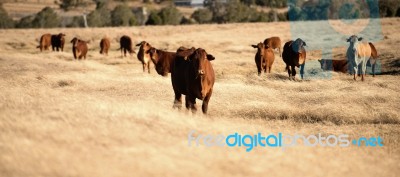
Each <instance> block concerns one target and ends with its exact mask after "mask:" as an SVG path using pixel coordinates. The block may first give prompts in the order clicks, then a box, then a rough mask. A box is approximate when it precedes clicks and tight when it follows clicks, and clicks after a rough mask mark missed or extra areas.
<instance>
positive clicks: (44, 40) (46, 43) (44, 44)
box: [36, 33, 51, 52]
mask: <svg viewBox="0 0 400 177" xmlns="http://www.w3.org/2000/svg"><path fill="white" fill-rule="evenodd" d="M50 45H51V34H48V33H47V34H43V35H42V36H41V37H40V42H39V46H37V47H36V48H39V49H40V51H41V52H42V51H43V50H49V47H50Z"/></svg>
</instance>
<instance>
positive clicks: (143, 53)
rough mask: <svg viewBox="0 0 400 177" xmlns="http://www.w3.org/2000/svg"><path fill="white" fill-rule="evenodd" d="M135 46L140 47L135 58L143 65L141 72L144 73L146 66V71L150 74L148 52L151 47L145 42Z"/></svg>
mask: <svg viewBox="0 0 400 177" xmlns="http://www.w3.org/2000/svg"><path fill="white" fill-rule="evenodd" d="M136 46H140V48H139V52H138V54H137V58H138V60H139V61H140V62H142V65H143V72H145V71H146V66H147V71H148V72H149V74H150V62H151V59H150V53H149V52H148V51H149V50H150V48H151V47H152V46H151V45H150V44H149V43H147V42H146V41H142V42H140V43H139V44H136Z"/></svg>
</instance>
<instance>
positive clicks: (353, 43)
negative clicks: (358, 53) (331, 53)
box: [347, 35, 363, 51]
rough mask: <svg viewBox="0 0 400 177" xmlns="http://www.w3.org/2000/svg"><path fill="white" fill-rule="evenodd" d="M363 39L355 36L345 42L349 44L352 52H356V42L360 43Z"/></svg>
mask: <svg viewBox="0 0 400 177" xmlns="http://www.w3.org/2000/svg"><path fill="white" fill-rule="evenodd" d="M362 39H363V38H362V37H357V36H356V35H352V36H350V37H349V38H348V39H347V42H350V47H349V48H352V49H353V51H355V50H356V47H357V45H358V41H361V40H362Z"/></svg>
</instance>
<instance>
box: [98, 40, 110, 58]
mask: <svg viewBox="0 0 400 177" xmlns="http://www.w3.org/2000/svg"><path fill="white" fill-rule="evenodd" d="M108 49H110V39H108V38H107V37H104V38H103V39H101V41H100V54H104V55H108Z"/></svg>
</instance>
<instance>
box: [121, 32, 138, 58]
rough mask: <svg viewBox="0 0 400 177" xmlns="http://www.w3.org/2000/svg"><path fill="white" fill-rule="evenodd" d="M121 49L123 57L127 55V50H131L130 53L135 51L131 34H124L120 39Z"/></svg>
mask: <svg viewBox="0 0 400 177" xmlns="http://www.w3.org/2000/svg"><path fill="white" fill-rule="evenodd" d="M119 45H120V48H119V49H120V50H121V55H122V57H126V52H129V54H130V55H132V54H133V53H135V51H134V50H133V48H132V47H133V46H132V39H131V38H130V37H129V36H125V35H124V36H122V37H121V38H120V40H119Z"/></svg>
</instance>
